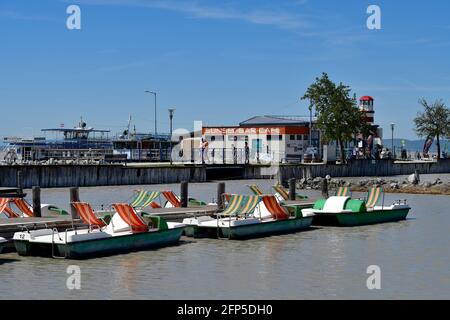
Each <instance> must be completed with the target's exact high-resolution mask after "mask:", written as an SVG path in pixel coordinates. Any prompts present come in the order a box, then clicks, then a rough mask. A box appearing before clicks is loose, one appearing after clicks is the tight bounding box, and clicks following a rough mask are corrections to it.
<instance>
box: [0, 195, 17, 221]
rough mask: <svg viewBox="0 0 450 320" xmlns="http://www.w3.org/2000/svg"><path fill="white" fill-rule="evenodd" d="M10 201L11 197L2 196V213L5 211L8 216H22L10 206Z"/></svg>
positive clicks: (0, 211)
mask: <svg viewBox="0 0 450 320" xmlns="http://www.w3.org/2000/svg"><path fill="white" fill-rule="evenodd" d="M10 203H11V199H10V198H0V214H2V213H4V214H5V215H6V216H7V217H8V218H20V215H19V214H18V213H15V212H14V211H13V210H12V209H11V208H10V207H9V204H10Z"/></svg>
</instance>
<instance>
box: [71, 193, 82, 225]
mask: <svg viewBox="0 0 450 320" xmlns="http://www.w3.org/2000/svg"><path fill="white" fill-rule="evenodd" d="M77 201H80V192H79V189H78V187H73V188H70V214H71V216H72V219H80V216H79V215H78V212H77V210H75V208H74V207H73V206H72V202H77Z"/></svg>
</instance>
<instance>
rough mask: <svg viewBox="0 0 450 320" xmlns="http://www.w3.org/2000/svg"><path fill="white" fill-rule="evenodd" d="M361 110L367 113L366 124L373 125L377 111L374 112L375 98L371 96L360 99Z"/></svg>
mask: <svg viewBox="0 0 450 320" xmlns="http://www.w3.org/2000/svg"><path fill="white" fill-rule="evenodd" d="M359 109H360V110H361V111H364V112H365V113H366V122H367V123H368V124H370V125H373V124H374V115H375V111H374V110H373V98H372V97H371V96H363V97H361V98H360V99H359Z"/></svg>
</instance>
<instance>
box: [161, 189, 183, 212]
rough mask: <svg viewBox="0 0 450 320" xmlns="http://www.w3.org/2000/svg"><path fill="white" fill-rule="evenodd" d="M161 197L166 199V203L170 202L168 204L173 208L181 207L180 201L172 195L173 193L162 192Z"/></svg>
mask: <svg viewBox="0 0 450 320" xmlns="http://www.w3.org/2000/svg"><path fill="white" fill-rule="evenodd" d="M162 195H163V196H164V197H165V198H166V199H167V201H169V202H170V204H171V205H172V206H174V207H175V208H180V207H181V201H180V199H179V198H178V197H177V196H176V194H175V193H173V191H163V192H162Z"/></svg>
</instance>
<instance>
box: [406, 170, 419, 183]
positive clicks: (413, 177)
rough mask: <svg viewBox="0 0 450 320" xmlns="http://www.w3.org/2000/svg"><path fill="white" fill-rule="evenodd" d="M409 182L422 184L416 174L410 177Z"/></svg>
mask: <svg viewBox="0 0 450 320" xmlns="http://www.w3.org/2000/svg"><path fill="white" fill-rule="evenodd" d="M408 182H409V183H411V184H418V183H419V182H420V180H419V178H418V177H417V175H416V174H415V173H413V174H412V175H410V176H408Z"/></svg>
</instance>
